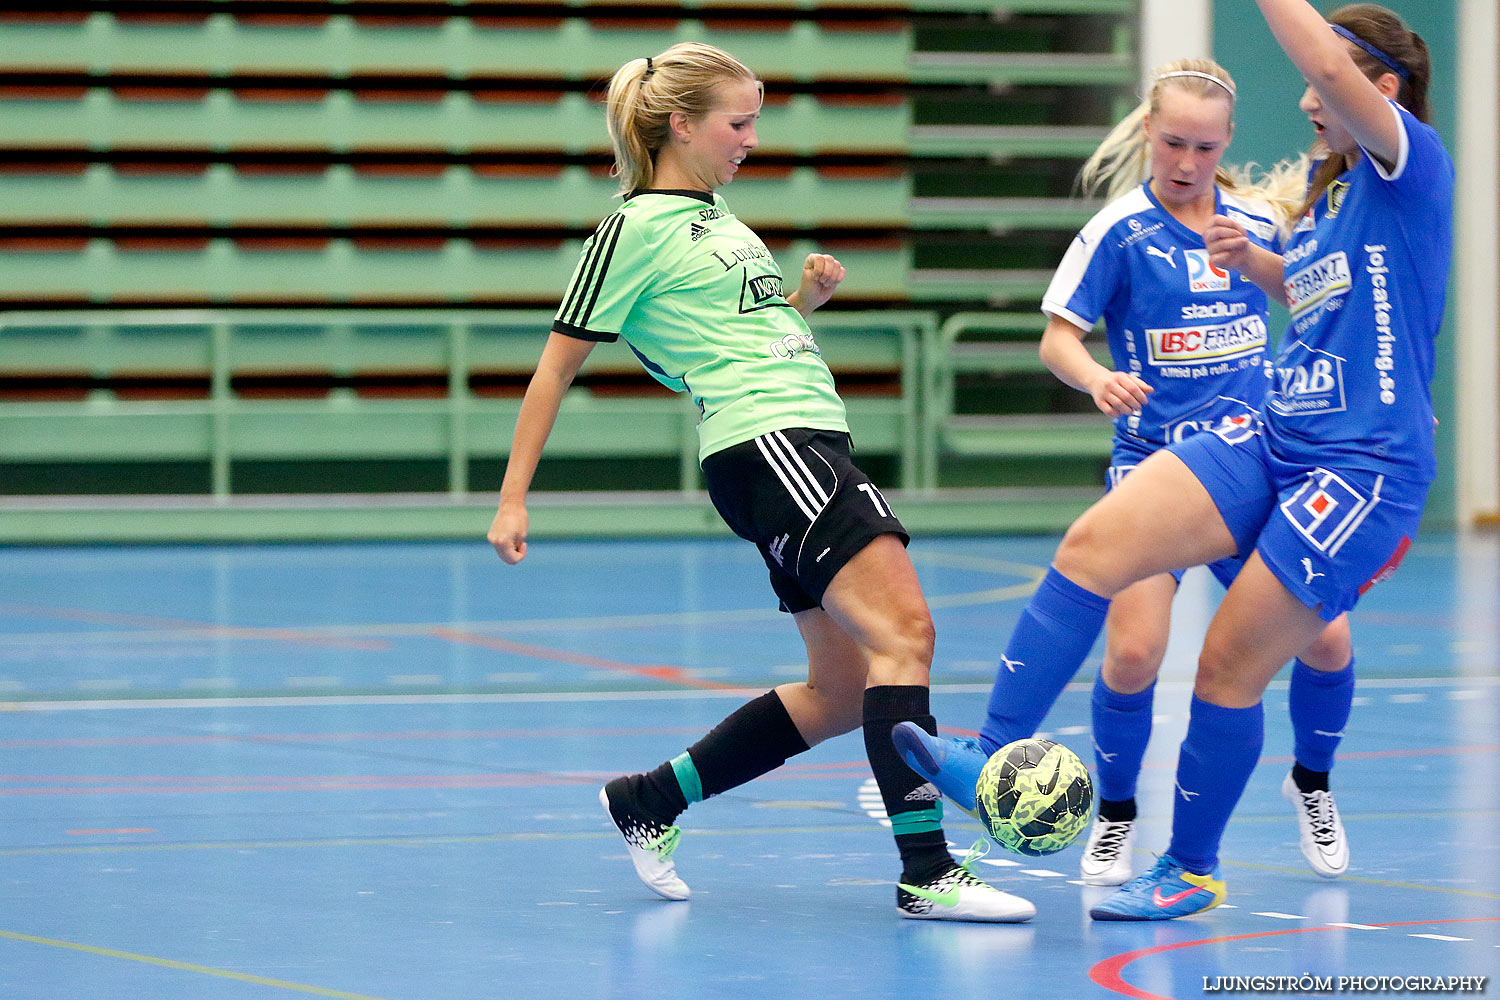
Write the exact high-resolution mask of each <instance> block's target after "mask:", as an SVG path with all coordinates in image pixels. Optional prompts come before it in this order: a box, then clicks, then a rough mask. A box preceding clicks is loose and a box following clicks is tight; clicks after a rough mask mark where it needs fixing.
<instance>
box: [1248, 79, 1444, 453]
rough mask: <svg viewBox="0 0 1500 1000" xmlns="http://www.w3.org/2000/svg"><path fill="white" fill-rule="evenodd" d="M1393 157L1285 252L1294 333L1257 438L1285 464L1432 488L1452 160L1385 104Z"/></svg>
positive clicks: (1326, 206) (1306, 225)
mask: <svg viewBox="0 0 1500 1000" xmlns="http://www.w3.org/2000/svg"><path fill="white" fill-rule="evenodd" d="M1391 108H1392V111H1393V113H1394V114H1396V115H1397V117H1398V120H1399V122H1400V124H1401V149H1400V153H1399V155H1398V156H1397V159H1396V163H1395V164H1394V166H1393V167H1392V168H1391V170H1390V171H1389V172H1387V171H1386V170H1385V169H1383V168H1382V167H1381V166H1380V164H1378V163H1376V162H1375V161H1374V160H1373V159H1372V158H1371V157H1369V156H1363V157H1361V158H1360V160H1359V162H1358V163H1357V164H1355V166H1354V167H1353V168H1352V169H1350V170H1348V171H1346V172H1345V173H1344V174H1343V176H1341V177H1340V178H1339V179H1338V180H1336V181H1334V182H1333V184H1331V185H1330V186H1329V188H1328V190H1327V191H1326V192H1325V193H1324V194H1323V196H1322V197H1321V198H1320V199H1319V200H1318V203H1317V204H1316V205H1315V206H1313V209H1312V211H1311V212H1309V213H1308V216H1307V218H1305V219H1303V221H1302V224H1301V225H1300V226H1298V228H1297V231H1296V232H1295V233H1293V235H1292V238H1291V240H1290V241H1289V245H1288V248H1287V250H1286V253H1285V258H1286V273H1285V284H1286V291H1287V300H1288V306H1289V308H1290V309H1291V312H1292V322H1291V326H1290V327H1289V328H1288V330H1287V334H1286V337H1285V338H1284V339H1283V342H1282V344H1281V350H1280V352H1279V355H1278V357H1277V359H1276V374H1275V378H1274V380H1273V385H1272V389H1271V392H1270V395H1269V396H1268V397H1267V399H1266V406H1265V434H1266V437H1267V440H1268V443H1269V445H1270V447H1271V451H1272V453H1273V454H1275V455H1276V456H1277V457H1278V458H1280V459H1282V460H1283V461H1287V462H1291V463H1293V464H1299V465H1305V466H1334V467H1338V466H1347V467H1349V468H1355V469H1364V470H1367V471H1370V472H1376V473H1381V474H1385V475H1391V476H1395V477H1397V478H1400V479H1405V480H1408V481H1411V482H1417V483H1428V482H1431V481H1432V479H1433V477H1434V476H1435V475H1436V472H1437V463H1436V457H1435V454H1434V444H1433V414H1432V392H1431V387H1432V371H1433V353H1434V351H1433V341H1434V340H1435V339H1436V337H1437V335H1438V328H1439V326H1440V325H1441V324H1442V319H1443V300H1444V296H1445V294H1446V292H1447V287H1448V268H1449V264H1450V261H1451V257H1452V246H1453V162H1452V160H1450V159H1449V158H1448V153H1447V151H1446V150H1444V149H1443V146H1442V142H1441V141H1440V140H1439V139H1438V135H1437V133H1436V132H1435V131H1433V130H1432V128H1431V127H1429V126H1427V125H1424V124H1422V123H1421V122H1419V121H1417V119H1416V118H1414V117H1412V115H1411V113H1410V112H1408V111H1407V110H1406V109H1404V108H1402V107H1400V106H1399V105H1397V104H1394V103H1392V105H1391Z"/></svg>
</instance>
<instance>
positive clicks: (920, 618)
mask: <svg viewBox="0 0 1500 1000" xmlns="http://www.w3.org/2000/svg"><path fill="white" fill-rule="evenodd" d="M901 619H902V620H901V622H900V633H901V642H902V644H903V645H904V646H905V647H906V649H907V652H908V655H910V656H912V657H914V658H915V659H918V660H920V661H921V662H922V663H923V664H928V665H930V664H931V663H932V653H933V649H934V648H935V647H936V645H937V626H936V625H934V624H933V623H932V615H931V613H929V612H928V610H927V608H926V606H925V605H924V606H923V607H922V608H920V609H912V610H911V611H909V612H907V613H906V614H904V615H902V616H901Z"/></svg>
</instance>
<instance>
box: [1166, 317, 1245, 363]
mask: <svg viewBox="0 0 1500 1000" xmlns="http://www.w3.org/2000/svg"><path fill="white" fill-rule="evenodd" d="M1146 343H1147V345H1148V349H1149V350H1150V352H1151V356H1150V359H1149V360H1150V363H1151V364H1153V365H1192V364H1205V363H1207V362H1210V361H1229V360H1231V359H1233V358H1241V357H1244V356H1245V355H1247V354H1257V353H1259V352H1261V351H1264V350H1265V349H1266V322H1265V320H1264V319H1262V318H1261V317H1260V316H1258V315H1257V316H1242V317H1240V318H1239V319H1236V320H1232V321H1231V322H1228V323H1218V324H1200V325H1197V326H1179V327H1173V328H1172V329H1167V330H1147V331H1146Z"/></svg>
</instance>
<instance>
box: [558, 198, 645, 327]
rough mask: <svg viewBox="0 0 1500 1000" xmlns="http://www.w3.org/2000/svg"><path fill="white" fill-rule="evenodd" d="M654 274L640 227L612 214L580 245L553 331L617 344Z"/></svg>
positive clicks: (616, 214) (620, 215)
mask: <svg viewBox="0 0 1500 1000" xmlns="http://www.w3.org/2000/svg"><path fill="white" fill-rule="evenodd" d="M653 275H654V269H653V268H652V267H651V265H650V255H649V253H648V251H647V246H646V241H645V239H644V238H643V235H642V233H641V231H640V226H639V224H637V223H634V222H632V221H631V220H630V219H629V218H627V217H626V216H625V214H624V213H623V212H615V213H614V214H613V215H611V216H609V217H608V218H606V219H605V220H604V221H603V222H601V223H599V228H598V229H596V230H594V235H593V236H590V237H589V238H588V240H587V241H585V242H584V244H583V252H582V254H581V255H580V256H579V258H578V266H577V267H576V268H574V270H573V277H572V279H571V280H570V281H569V282H568V290H567V292H566V293H565V294H564V295H563V299H562V305H561V306H559V307H558V310H557V316H556V317H554V319H553V322H552V329H554V330H556V331H557V332H558V333H562V334H566V335H567V336H569V337H577V338H578V339H580V340H593V341H599V342H604V343H608V342H611V341H614V340H618V339H619V337H620V333H621V332H622V331H623V330H624V328H625V320H626V318H627V317H628V316H629V315H630V310H631V309H632V308H633V307H634V306H635V303H636V301H637V300H638V299H639V298H640V297H641V295H642V294H643V293H644V292H645V290H646V289H647V287H648V286H649V285H650V283H651V280H652V278H653Z"/></svg>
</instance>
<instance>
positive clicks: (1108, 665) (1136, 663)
mask: <svg viewBox="0 0 1500 1000" xmlns="http://www.w3.org/2000/svg"><path fill="white" fill-rule="evenodd" d="M1166 652H1167V649H1166V646H1165V645H1164V644H1162V643H1157V642H1154V641H1152V640H1150V639H1147V638H1137V637H1124V638H1120V639H1115V638H1111V640H1110V645H1109V649H1108V650H1107V652H1106V653H1105V657H1104V683H1105V684H1106V685H1108V686H1109V689H1110V690H1111V691H1114V692H1116V693H1118V694H1137V693H1139V692H1141V691H1144V690H1146V688H1148V687H1150V686H1151V682H1152V681H1154V680H1156V674H1157V671H1159V670H1160V669H1161V661H1162V657H1163V656H1165V655H1166Z"/></svg>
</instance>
